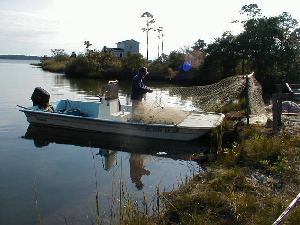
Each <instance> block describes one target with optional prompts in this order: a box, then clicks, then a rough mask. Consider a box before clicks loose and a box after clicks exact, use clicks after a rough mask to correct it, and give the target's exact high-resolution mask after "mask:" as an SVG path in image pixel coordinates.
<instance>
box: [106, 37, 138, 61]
mask: <svg viewBox="0 0 300 225" xmlns="http://www.w3.org/2000/svg"><path fill="white" fill-rule="evenodd" d="M139 49H140V43H139V42H137V41H135V40H133V39H131V40H126V41H121V42H118V43H117V47H116V48H108V47H106V46H104V47H103V49H102V52H112V54H114V55H115V56H117V57H119V58H123V57H126V56H127V54H128V53H131V54H138V53H139Z"/></svg>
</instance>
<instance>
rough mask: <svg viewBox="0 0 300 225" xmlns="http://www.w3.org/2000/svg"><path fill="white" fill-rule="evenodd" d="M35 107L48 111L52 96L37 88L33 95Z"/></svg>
mask: <svg viewBox="0 0 300 225" xmlns="http://www.w3.org/2000/svg"><path fill="white" fill-rule="evenodd" d="M31 100H32V103H33V106H35V105H37V106H39V108H43V109H46V108H47V107H48V106H49V100H50V94H49V93H48V92H47V91H46V90H44V89H43V88H41V87H36V88H35V89H34V91H33V93H32V95H31Z"/></svg>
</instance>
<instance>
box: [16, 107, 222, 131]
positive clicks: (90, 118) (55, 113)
mask: <svg viewBox="0 0 300 225" xmlns="http://www.w3.org/2000/svg"><path fill="white" fill-rule="evenodd" d="M19 111H21V112H24V113H25V112H28V113H35V114H42V115H43V114H44V115H55V116H58V117H67V118H76V119H80V120H94V121H102V122H109V123H114V124H125V125H137V126H150V127H165V128H180V129H190V130H199V129H201V130H210V129H212V128H214V127H216V126H215V125H212V126H206V127H203V126H197V127H189V126H181V125H180V124H160V123H140V122H134V121H115V120H110V119H102V118H97V117H83V116H76V115H69V114H65V113H58V112H46V111H41V110H36V109H30V108H26V109H20V110H19ZM196 113H202V112H196ZM203 113H205V114H216V115H219V116H220V118H219V119H218V120H217V122H216V123H217V124H218V125H219V123H220V122H221V121H222V118H224V115H223V114H222V113H214V112H203ZM218 125H217V126H218Z"/></svg>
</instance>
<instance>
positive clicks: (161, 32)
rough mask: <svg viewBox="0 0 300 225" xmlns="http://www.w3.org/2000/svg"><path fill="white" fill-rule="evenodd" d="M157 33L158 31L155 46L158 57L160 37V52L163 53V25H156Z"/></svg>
mask: <svg viewBox="0 0 300 225" xmlns="http://www.w3.org/2000/svg"><path fill="white" fill-rule="evenodd" d="M156 31H157V33H158V46H157V51H158V52H157V57H159V40H160V39H161V53H162V54H163V53H164V40H163V37H164V34H163V31H164V30H163V27H158V28H157V29H156Z"/></svg>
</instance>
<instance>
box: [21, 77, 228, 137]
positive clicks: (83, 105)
mask: <svg viewBox="0 0 300 225" xmlns="http://www.w3.org/2000/svg"><path fill="white" fill-rule="evenodd" d="M31 99H32V101H33V106H32V107H22V106H19V107H21V109H20V111H22V112H24V113H25V115H26V117H27V121H28V122H29V123H30V124H39V125H45V126H55V127H61V128H68V129H77V130H85V131H92V132H104V133H114V134H121V135H130V136H137V137H146V138H156V139H165V140H181V141H190V140H193V139H196V138H199V137H200V136H202V135H204V134H206V133H207V132H209V131H211V130H212V129H213V128H215V127H216V126H218V125H220V124H221V122H222V120H223V118H224V115H223V114H221V113H209V112H191V113H190V114H189V115H188V116H187V117H186V118H185V119H184V120H183V121H181V122H180V123H179V124H172V125H170V124H157V123H141V122H135V121H134V120H133V119H132V108H131V106H130V105H121V104H120V101H119V99H118V83H117V82H116V81H114V82H109V83H108V84H107V91H106V93H105V97H104V98H102V99H101V98H100V101H98V102H92V101H73V100H68V99H64V100H60V101H58V102H56V103H51V105H50V106H51V107H47V106H48V105H49V99H50V95H49V94H48V92H47V91H45V90H44V89H42V88H36V89H35V91H34V93H33V95H32V96H31Z"/></svg>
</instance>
